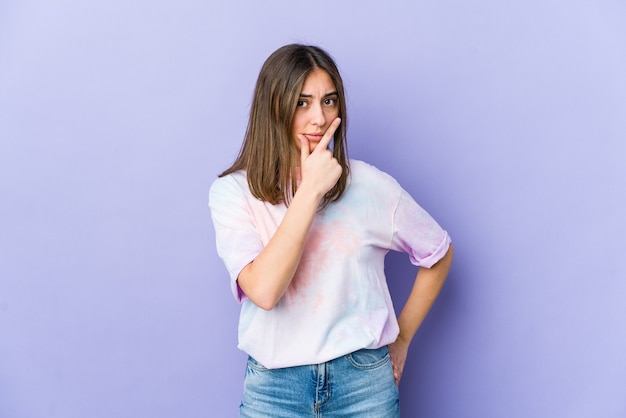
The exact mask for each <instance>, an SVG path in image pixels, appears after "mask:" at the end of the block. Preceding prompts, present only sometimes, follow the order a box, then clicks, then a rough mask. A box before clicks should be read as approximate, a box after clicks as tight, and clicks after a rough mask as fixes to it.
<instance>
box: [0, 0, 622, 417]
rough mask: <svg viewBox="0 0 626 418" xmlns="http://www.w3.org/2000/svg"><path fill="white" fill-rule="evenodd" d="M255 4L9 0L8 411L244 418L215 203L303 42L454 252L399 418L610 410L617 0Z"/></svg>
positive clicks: (4, 130)
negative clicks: (213, 195) (283, 64)
mask: <svg viewBox="0 0 626 418" xmlns="http://www.w3.org/2000/svg"><path fill="white" fill-rule="evenodd" d="M212 3H215V4H212ZM248 3H249V4H248V5H245V6H243V5H241V4H239V2H206V1H197V0H183V1H167V0H156V1H154V0H153V1H147V0H137V1H133V2H127V1H109V2H84V1H77V0H66V1H60V0H56V1H54V0H53V1H47V2H43V1H21V0H20V1H18V0H8V1H7V0H5V1H3V2H1V3H0V257H1V262H0V416H1V417H5V418H33V417H35V418H39V417H63V418H85V417H89V418H100V417H102V418H110V417H117V418H126V417H128V418H136V417H154V418H161V417H163V418H165V417H185V418H196V417H197V418H200V417H231V416H236V413H237V407H238V405H239V398H240V393H241V383H242V379H243V373H244V359H245V357H244V355H243V354H242V353H240V352H239V351H238V350H237V349H236V327H237V315H238V309H239V307H238V305H237V304H236V303H235V302H234V300H233V299H232V297H231V295H230V292H229V289H228V278H227V275H226V270H225V268H224V267H223V265H222V263H221V261H220V260H219V259H218V258H217V255H216V254H215V248H214V243H213V240H214V237H213V230H212V226H211V223H210V217H209V210H208V207H207V194H208V188H209V185H210V183H211V181H212V180H213V179H214V178H215V176H216V174H217V173H218V172H219V171H220V170H222V169H223V168H225V167H226V166H227V164H228V163H229V162H230V161H232V159H233V158H234V156H235V154H236V152H237V150H238V149H239V145H240V143H241V139H242V136H243V132H244V130H245V124H246V118H247V112H248V106H249V103H250V99H251V94H252V88H253V85H254V82H255V79H256V75H257V73H258V70H259V69H260V67H261V64H262V62H263V60H264V59H265V58H266V57H267V55H268V54H269V53H271V52H272V51H273V50H274V49H276V48H277V47H279V46H281V45H283V44H285V43H289V42H293V41H301V42H310V43H316V44H319V45H321V46H323V47H325V48H327V49H328V50H329V51H330V52H331V53H332V54H333V55H334V56H335V57H336V59H337V61H338V63H339V65H340V68H341V70H342V71H343V75H344V78H345V81H346V85H347V89H348V101H349V109H350V114H349V116H350V121H349V138H350V152H351V156H352V157H354V158H359V159H364V160H367V161H369V162H371V163H373V164H375V165H377V166H378V167H379V168H381V169H383V170H386V171H388V172H389V173H391V174H392V175H394V176H395V177H396V178H397V179H398V180H399V181H400V183H401V184H403V185H404V186H405V188H406V189H407V190H409V191H410V192H411V193H412V194H413V195H414V197H415V198H416V199H417V200H418V202H420V203H421V204H422V205H423V206H424V207H425V208H426V209H428V210H429V211H430V212H431V213H432V215H433V216H434V217H435V218H436V219H438V220H439V221H440V223H441V224H442V225H443V226H444V227H445V228H446V229H448V231H449V232H450V234H451V235H452V237H453V239H454V242H455V249H456V259H455V263H454V266H453V269H452V272H451V274H450V278H449V281H448V283H447V284H446V287H445V288H444V291H443V293H442V295H441V298H440V299H439V300H438V301H437V303H436V305H435V307H434V309H433V311H432V312H431V315H430V316H429V317H428V320H427V322H426V324H425V325H424V327H423V328H422V329H421V330H420V331H419V333H418V335H417V336H416V338H415V340H414V343H413V345H412V347H411V353H410V358H409V363H408V365H407V369H406V371H405V374H404V378H403V382H402V386H401V392H402V401H403V409H404V410H403V416H405V417H417V416H419V417H431V418H459V417H469V418H473V417H480V418H501V417H508V418H517V417H519V418H528V417H575V418H578V417H590V418H591V417H594V418H595V417H603V418H607V417H608V418H611V417H624V416H626V398H625V397H624V389H625V388H626V356H625V355H624V353H626V332H625V328H624V320H625V319H626V304H625V303H624V295H625V294H626V282H625V278H626V267H625V266H624V263H623V262H622V261H621V260H620V258H621V257H623V256H624V254H625V253H626V251H625V250H626V245H625V244H624V237H625V236H626V221H624V213H625V212H626V210H625V209H626V187H625V186H624V181H625V178H626V164H625V161H626V142H625V139H626V123H625V121H626V77H625V74H626V6H624V3H623V2H620V1H618V0H615V1H609V0H605V1H602V0H601V1H568V2H565V1H560V2H557V1H550V0H548V1H545V0H541V1H540V0H529V1H524V2H522V1H518V2H499V1H493V0H485V1H478V2H466V1H460V0H456V1H444V2H418V3H416V4H414V5H411V6H407V5H402V4H401V3H400V2H395V1H391V2H376V3H374V2H363V1H353V2H336V1H326V0H324V1H318V2H317V3H298V2H288V1H271V2H252V1H249V2H248ZM406 3H408V2H406ZM618 260H619V262H618ZM387 265H388V272H389V281H390V286H391V288H392V292H393V294H394V296H395V300H396V302H398V304H401V303H402V302H403V301H404V297H406V292H407V290H408V288H409V286H410V284H411V283H410V282H411V279H412V276H413V274H414V269H413V268H412V267H411V266H410V265H409V264H408V260H407V258H406V257H405V256H404V255H398V254H391V255H390V256H389V258H388V263H387Z"/></svg>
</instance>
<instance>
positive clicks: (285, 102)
mask: <svg viewBox="0 0 626 418" xmlns="http://www.w3.org/2000/svg"><path fill="white" fill-rule="evenodd" d="M316 68H319V69H322V70H324V71H326V72H327V73H328V75H329V76H330V78H331V80H332V81H333V83H334V84H335V88H336V90H337V95H338V104H339V117H340V118H341V125H339V128H338V129H337V131H335V137H334V140H333V156H334V157H335V158H336V159H337V161H338V162H339V164H340V165H341V168H342V174H341V177H340V178H339V180H338V181H337V183H336V184H335V186H334V187H333V188H332V189H330V190H329V191H328V192H327V193H326V195H325V196H324V198H323V200H322V202H321V207H325V206H326V205H327V204H329V203H330V202H333V201H336V200H337V199H339V198H340V197H341V195H342V194H343V192H344V190H345V188H346V184H347V182H348V176H349V171H350V167H349V161H348V150H347V144H346V126H347V120H346V119H347V118H346V116H347V115H346V99H345V95H344V89H343V81H342V80H341V75H340V74H339V70H338V69H337V66H336V64H335V62H334V61H333V59H332V58H331V56H330V55H329V54H328V53H327V52H326V51H324V50H323V49H321V48H319V47H316V46H309V45H300V44H291V45H285V46H283V47H281V48H279V49H278V50H276V51H275V52H274V53H273V54H272V55H270V57H269V58H268V59H267V60H266V61H265V63H264V64H263V67H262V68H261V72H260V73H259V78H258V80H257V83H256V88H255V91H254V97H253V99H252V106H251V109H250V119H249V121H248V128H247V130H246V135H245V138H244V141H243V144H242V146H241V150H240V151H239V155H238V156H237V159H236V160H235V162H234V163H233V165H232V166H230V168H228V169H227V170H226V171H224V172H223V173H222V174H220V177H222V176H225V175H227V174H230V173H233V172H235V171H238V170H245V171H246V175H247V178H248V186H249V187H250V191H251V193H252V194H253V195H254V197H256V198H257V199H259V200H262V201H265V202H269V203H271V204H274V205H275V204H278V203H285V204H287V205H288V204H289V202H290V200H291V197H292V196H293V194H294V193H295V191H296V182H295V181H292V179H295V178H296V172H295V167H294V166H293V162H294V161H298V159H299V158H300V157H299V155H300V153H299V151H298V150H297V149H296V147H295V146H294V145H293V138H291V124H292V121H293V116H294V114H295V111H296V106H297V102H298V99H299V96H300V92H301V91H302V86H303V84H304V81H305V79H306V77H307V76H308V75H309V74H310V73H311V72H312V71H313V70H315V69H316Z"/></svg>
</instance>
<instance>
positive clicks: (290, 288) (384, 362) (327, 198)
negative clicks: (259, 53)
mask: <svg viewBox="0 0 626 418" xmlns="http://www.w3.org/2000/svg"><path fill="white" fill-rule="evenodd" d="M331 143H332V146H331V145H330V144H331ZM331 149H332V151H331ZM209 206H210V208H211V216H212V219H213V223H214V226H215V232H216V237H217V251H218V253H219V255H220V257H221V258H222V259H223V260H224V263H225V264H226V268H227V269H228V271H229V273H230V277H231V286H232V291H233V294H234V296H235V298H236V299H237V300H238V301H239V302H241V303H242V307H241V316H240V319H239V348H240V349H242V350H243V351H245V352H246V353H247V354H248V355H249V358H248V365H247V370H246V377H245V382H244V392H243V399H242V404H241V407H240V414H241V415H240V416H242V417H272V418H276V417H322V416H324V417H326V416H329V417H330V416H332V417H335V416H337V417H338V416H342V417H359V418H361V417H376V418H385V417H399V414H400V413H399V400H398V387H397V385H398V383H399V381H400V377H401V376H402V370H403V368H404V363H405V359H406V355H407V349H408V347H409V343H410V342H411V339H412V338H413V335H414V334H415V332H416V330H417V329H418V328H419V326H420V324H421V323H422V321H423V320H424V317H425V316H426V314H427V313H428V311H429V309H430V307H431V306H432V304H433V302H434V300H435V298H436V297H437V295H438V294H439V291H440V289H441V286H442V285H443V283H444V281H445V278H446V275H447V273H448V270H449V268H450V263H451V260H452V246H451V241H450V238H449V236H448V234H447V233H446V232H445V231H444V230H443V229H441V227H440V226H439V225H438V224H437V223H436V222H435V221H434V220H433V219H432V218H431V217H430V216H429V215H428V213H426V212H425V211H424V210H423V209H422V208H421V207H420V206H419V205H418V204H417V203H416V202H415V201H414V200H413V199H412V198H411V197H410V196H409V195H408V194H407V193H406V192H405V191H404V190H403V189H402V188H401V187H400V186H399V185H398V183H397V182H396V181H395V180H394V179H393V178H391V177H390V176H389V175H387V174H385V173H383V172H381V171H379V170H377V169H376V168H374V167H372V166H371V165H368V164H366V163H364V162H362V161H357V160H349V159H348V157H347V150H346V102H345V97H344V89H343V82H342V80H341V76H340V75H339V71H338V70H337V67H336V65H335V63H334V62H333V60H332V58H331V57H330V56H329V55H328V54H327V53H326V52H325V51H323V50H322V49H320V48H318V47H314V46H305V45H287V46H284V47H282V48H280V49H278V50H277V51H275V52H274V53H273V54H272V55H271V56H270V57H269V58H268V59H267V61H266V62H265V64H264V65H263V68H262V69H261V72H260V74H259V78H258V81H257V85H256V89H255V93H254V98H253V102H252V108H251V111H250V120H249V124H248V129H247V132H246V135H245V139H244V141H243V145H242V148H241V151H240V153H239V156H238V157H237V159H236V160H235V162H234V163H233V165H232V166H231V167H230V168H229V169H227V170H226V171H225V172H224V173H222V174H221V175H220V177H219V178H218V179H217V180H216V181H215V182H214V183H213V185H212V186H211V191H210V194H209ZM389 250H396V251H404V252H406V253H408V254H409V257H410V260H411V262H412V263H413V264H415V265H417V266H420V268H419V270H418V273H417V277H416V278H415V284H414V286H413V289H412V291H411V294H410V295H409V298H408V300H407V302H406V304H405V306H404V308H403V310H402V312H401V314H400V316H399V318H397V319H396V315H395V313H394V309H393V305H392V302H391V298H390V295H389V291H388V288H387V283H386V279H385V275H384V257H385V254H386V253H387V252H388V251H389Z"/></svg>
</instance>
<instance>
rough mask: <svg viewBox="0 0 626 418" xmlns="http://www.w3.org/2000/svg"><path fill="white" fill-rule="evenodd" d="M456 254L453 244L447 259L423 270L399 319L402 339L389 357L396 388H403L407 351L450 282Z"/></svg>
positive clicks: (398, 340)
mask: <svg viewBox="0 0 626 418" xmlns="http://www.w3.org/2000/svg"><path fill="white" fill-rule="evenodd" d="M453 253H454V250H453V249H452V244H450V247H449V248H448V252H447V253H446V255H444V256H443V258H441V260H439V261H438V262H437V263H435V265H434V266H432V267H431V268H424V267H420V268H419V270H418V272H417V276H416V277H415V283H414V284H413V289H412V290H411V294H410V295H409V298H408V299H407V301H406V304H405V305H404V308H403V309H402V312H401V313H400V316H399V317H398V325H399V326H400V334H399V335H398V339H397V340H396V341H395V342H394V343H392V344H389V354H390V355H391V363H392V365H393V375H394V378H395V379H396V384H400V378H401V377H402V370H404V363H405V361H406V355H407V351H408V349H409V344H410V343H411V340H412V339H413V336H414V335H415V333H416V332H417V330H418V329H419V327H420V325H421V324H422V322H423V321H424V318H426V315H427V314H428V311H430V308H431V307H432V306H433V303H434V302H435V299H437V296H438V295H439V292H440V291H441V288H442V286H443V283H444V282H445V281H446V277H447V276H448V271H449V270H450V265H451V264H452V257H453Z"/></svg>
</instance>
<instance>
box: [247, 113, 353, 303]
mask: <svg viewBox="0 0 626 418" xmlns="http://www.w3.org/2000/svg"><path fill="white" fill-rule="evenodd" d="M340 123H341V121H340V120H339V118H337V119H336V120H335V121H334V122H333V123H332V124H331V125H330V127H329V128H328V129H327V131H326V133H325V134H324V137H323V138H322V140H321V141H320V142H319V144H318V145H317V147H316V148H315V149H314V150H313V152H309V143H308V141H307V140H306V138H300V141H301V146H300V163H301V171H300V172H301V176H302V180H301V182H300V186H299V187H298V190H297V191H296V193H295V194H294V196H293V199H292V200H291V203H290V204H289V208H288V209H287V212H286V213H285V217H284V218H283V220H282V222H281V223H280V225H279V226H278V228H277V230H276V232H275V233H274V235H273V236H272V238H271V239H270V241H269V242H268V243H267V245H266V246H265V248H264V249H263V250H262V251H261V252H260V253H259V255H258V256H257V257H256V258H255V259H254V260H253V261H252V262H251V263H249V264H248V265H246V266H245V267H244V268H243V269H242V270H241V272H240V273H239V276H238V277H237V283H238V284H239V287H240V288H241V290H242V291H243V292H244V293H245V294H246V296H247V297H248V299H250V300H251V301H252V302H254V304H256V305H257V306H259V307H260V308H262V309H265V310H270V309H272V308H274V306H275V305H276V303H277V302H278V300H279V299H280V298H281V297H282V295H283V293H284V292H285V290H286V289H287V287H288V286H289V284H290V283H291V280H292V279H293V276H294V274H295V272H296V269H297V268H298V264H299V262H300V257H301V256H302V251H303V249H304V244H305V242H306V237H307V234H308V232H309V229H310V228H311V224H312V223H313V218H314V217H315V213H316V212H317V209H318V206H319V203H320V200H321V199H322V197H323V196H324V195H325V194H326V192H328V191H329V190H330V189H331V188H332V187H333V186H334V185H335V184H336V183H337V180H339V177H340V176H341V170H342V169H341V166H340V165H339V163H338V162H337V160H336V159H335V158H334V157H333V155H332V153H331V152H330V150H328V144H329V142H330V140H331V138H332V136H333V134H334V133H335V130H336V129H337V127H338V126H339V124H340Z"/></svg>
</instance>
